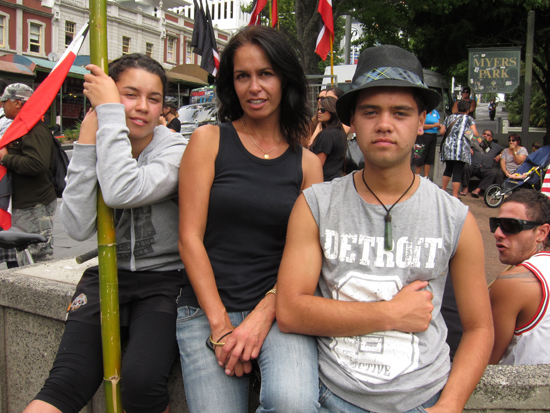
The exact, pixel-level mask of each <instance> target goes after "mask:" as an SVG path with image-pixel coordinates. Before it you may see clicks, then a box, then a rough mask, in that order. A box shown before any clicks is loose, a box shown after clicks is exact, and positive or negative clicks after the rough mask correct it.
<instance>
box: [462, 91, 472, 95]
mask: <svg viewBox="0 0 550 413" xmlns="http://www.w3.org/2000/svg"><path fill="white" fill-rule="evenodd" d="M462 93H468V94H469V93H470V92H468V91H467V90H463V91H462Z"/></svg>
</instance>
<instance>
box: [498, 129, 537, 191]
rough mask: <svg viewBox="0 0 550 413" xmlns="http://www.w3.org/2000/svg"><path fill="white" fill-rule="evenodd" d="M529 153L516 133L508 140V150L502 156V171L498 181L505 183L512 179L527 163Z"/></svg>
mask: <svg viewBox="0 0 550 413" xmlns="http://www.w3.org/2000/svg"><path fill="white" fill-rule="evenodd" d="M527 155H529V153H528V152H527V149H525V148H524V147H523V146H521V137H520V136H519V135H518V134H517V133H514V134H512V135H510V137H509V138H508V148H506V149H505V150H503V151H502V153H501V154H500V169H501V170H500V171H499V177H498V178H497V179H499V180H501V181H504V180H505V179H508V178H510V177H511V176H512V175H513V174H514V173H515V172H516V170H517V169H518V168H519V166H520V165H521V164H522V163H523V162H524V161H525V158H527Z"/></svg>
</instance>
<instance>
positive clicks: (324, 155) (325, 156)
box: [317, 152, 327, 166]
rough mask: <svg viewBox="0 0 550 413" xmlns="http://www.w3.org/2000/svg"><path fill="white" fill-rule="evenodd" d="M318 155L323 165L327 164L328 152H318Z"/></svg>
mask: <svg viewBox="0 0 550 413" xmlns="http://www.w3.org/2000/svg"><path fill="white" fill-rule="evenodd" d="M317 157H318V158H319V160H320V161H321V165H322V166H324V165H325V162H326V160H327V154H326V153H323V152H319V153H318V154H317Z"/></svg>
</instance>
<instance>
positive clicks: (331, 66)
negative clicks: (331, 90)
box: [330, 36, 334, 85]
mask: <svg viewBox="0 0 550 413" xmlns="http://www.w3.org/2000/svg"><path fill="white" fill-rule="evenodd" d="M330 76H331V78H330V84H331V85H333V84H334V78H333V77H332V76H334V58H333V55H332V36H330Z"/></svg>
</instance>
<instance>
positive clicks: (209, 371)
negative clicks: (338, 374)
mask: <svg viewBox="0 0 550 413" xmlns="http://www.w3.org/2000/svg"><path fill="white" fill-rule="evenodd" d="M248 314H249V312H235V313H229V319H230V320H231V323H232V324H233V325H234V326H238V325H239V324H240V323H241V322H242V321H243V320H244V319H245V317H246V316H247V315H248ZM176 329H177V332H176V336H177V339H178V345H179V348H180V358H181V369H182V374H183V382H184V386H185V395H186V397H187V403H188V405H189V411H190V412H191V413H207V412H208V413H209V412H218V411H223V412H226V413H232V412H235V413H246V412H248V392H249V383H250V379H249V378H248V377H235V376H233V377H230V376H227V375H226V374H225V372H224V370H223V369H222V368H221V367H220V366H219V365H218V360H217V359H216V356H215V355H214V353H213V352H212V351H211V350H210V349H209V348H207V347H206V339H207V338H208V337H209V336H210V324H209V323H208V319H207V317H206V315H205V313H204V312H203V311H202V309H200V308H199V309H197V308H194V307H181V308H179V309H178V321H177V327H176ZM257 361H258V364H259V366H260V371H261V375H262V386H261V391H260V407H259V408H258V410H257V412H258V413H261V412H288V413H292V412H301V413H302V412H303V413H306V412H317V411H318V408H319V403H318V397H319V375H318V371H317V368H318V367H317V344H316V341H315V338H313V337H309V336H302V335H299V334H283V333H281V331H280V330H279V327H278V326H277V322H274V323H273V326H272V327H271V330H270V331H269V334H268V335H267V337H266V339H265V340H264V343H263V345H262V349H261V351H260V355H259V356H258V359H257Z"/></svg>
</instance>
